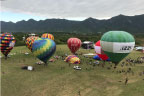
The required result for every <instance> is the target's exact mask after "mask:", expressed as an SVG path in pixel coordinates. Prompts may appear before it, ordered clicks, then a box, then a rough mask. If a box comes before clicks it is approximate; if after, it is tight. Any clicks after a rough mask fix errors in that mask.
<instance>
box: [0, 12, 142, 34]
mask: <svg viewBox="0 0 144 96" xmlns="http://www.w3.org/2000/svg"><path fill="white" fill-rule="evenodd" d="M109 30H124V31H128V32H130V33H144V14H142V15H135V16H126V15H122V14H120V15H118V16H114V17H112V18H110V19H103V20H99V19H95V18H92V17H89V18H87V19H85V20H83V21H75V20H67V19H45V20H39V21H36V20H34V19H29V20H28V21H25V20H22V21H18V22H16V23H14V22H5V21H1V31H2V32H78V33H88V32H92V33H97V32H106V31H109Z"/></svg>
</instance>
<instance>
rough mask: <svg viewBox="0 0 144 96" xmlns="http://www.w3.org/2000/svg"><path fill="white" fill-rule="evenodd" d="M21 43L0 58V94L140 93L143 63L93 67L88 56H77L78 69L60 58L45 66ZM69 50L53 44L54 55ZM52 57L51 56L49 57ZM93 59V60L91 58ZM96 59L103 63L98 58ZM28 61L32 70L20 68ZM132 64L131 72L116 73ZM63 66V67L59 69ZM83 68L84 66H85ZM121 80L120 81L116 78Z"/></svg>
mask: <svg viewBox="0 0 144 96" xmlns="http://www.w3.org/2000/svg"><path fill="white" fill-rule="evenodd" d="M25 52H29V53H30V51H29V50H28V48H26V47H25V46H22V47H15V48H14V49H13V50H12V52H11V53H10V54H13V53H16V54H15V55H11V57H10V58H8V59H7V60H5V59H4V58H2V59H1V72H2V73H1V78H2V79H1V94H2V96H79V92H80V94H81V96H144V80H143V79H144V75H142V76H139V72H143V71H144V63H143V64H136V66H132V67H131V66H124V67H121V66H120V65H121V64H119V65H118V67H117V68H116V69H113V68H111V69H110V70H108V69H107V67H110V65H111V64H109V63H106V65H105V67H104V68H103V67H102V66H101V65H100V66H97V65H96V66H95V67H93V66H92V65H90V64H87V62H89V60H90V58H84V57H83V56H82V55H79V58H80V59H81V64H80V66H81V68H82V70H81V71H79V70H74V69H73V64H71V66H69V64H68V63H66V62H64V61H63V60H61V59H58V60H56V61H55V62H50V63H49V64H48V66H44V65H36V64H35V62H37V61H39V60H38V59H36V58H35V57H34V56H33V54H32V53H30V54H29V55H25V54H24V53H25ZM81 52H82V53H89V52H90V53H94V49H93V50H85V49H80V50H79V51H78V53H81ZM65 53H67V54H70V51H69V49H68V48H67V46H66V45H57V50H56V52H55V54H54V55H64V54H65ZM140 56H144V54H142V53H141V52H136V51H133V52H132V53H131V54H129V56H128V57H131V58H137V57H140ZM52 58H53V57H52ZM93 61H94V60H93ZM100 63H103V62H102V61H101V62H100ZM23 65H31V66H33V67H34V68H35V70H34V71H27V70H22V69H21V66H23ZM129 67H130V68H132V70H133V71H134V75H132V73H127V74H125V73H117V71H118V70H121V69H124V70H127V69H128V68H129ZM62 68H63V69H62ZM86 69H87V70H86ZM126 77H128V79H129V81H128V84H127V85H124V82H125V78H126ZM120 81H121V82H120Z"/></svg>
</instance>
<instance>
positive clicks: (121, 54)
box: [100, 31, 135, 65]
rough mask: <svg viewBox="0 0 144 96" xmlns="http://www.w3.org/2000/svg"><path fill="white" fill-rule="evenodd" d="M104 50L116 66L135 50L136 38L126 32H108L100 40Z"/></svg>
mask: <svg viewBox="0 0 144 96" xmlns="http://www.w3.org/2000/svg"><path fill="white" fill-rule="evenodd" d="M100 44H101V47H102V50H103V51H104V53H105V54H107V55H108V57H109V58H110V60H111V61H112V62H113V63H115V64H116V65H117V64H118V63H119V62H120V61H121V60H122V59H123V58H125V57H126V56H127V55H128V54H129V53H130V52H131V51H132V50H133V48H134V46H135V39H134V37H133V36H132V35H131V34H129V33H128V32H125V31H109V32H106V33H105V34H104V35H103V36H102V37H101V40H100Z"/></svg>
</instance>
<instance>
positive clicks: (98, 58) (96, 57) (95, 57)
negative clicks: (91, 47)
mask: <svg viewBox="0 0 144 96" xmlns="http://www.w3.org/2000/svg"><path fill="white" fill-rule="evenodd" d="M93 59H95V60H101V58H100V57H99V56H98V55H96V56H94V57H93Z"/></svg>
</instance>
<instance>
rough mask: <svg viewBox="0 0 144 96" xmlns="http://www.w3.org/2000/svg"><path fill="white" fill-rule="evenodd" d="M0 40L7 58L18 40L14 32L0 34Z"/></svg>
mask: <svg viewBox="0 0 144 96" xmlns="http://www.w3.org/2000/svg"><path fill="white" fill-rule="evenodd" d="M0 42H1V43H0V49H1V52H2V53H3V54H4V55H5V58H6V59H7V55H8V54H9V53H10V51H11V50H12V49H13V47H14V45H15V42H16V40H15V38H14V36H13V35H12V34H10V33H3V34H1V36H0Z"/></svg>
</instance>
